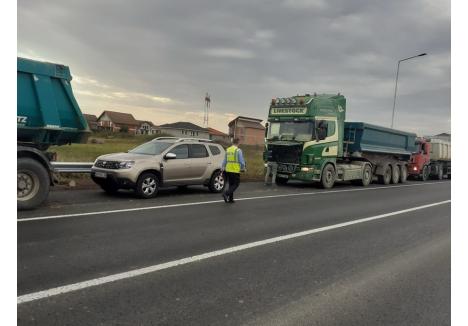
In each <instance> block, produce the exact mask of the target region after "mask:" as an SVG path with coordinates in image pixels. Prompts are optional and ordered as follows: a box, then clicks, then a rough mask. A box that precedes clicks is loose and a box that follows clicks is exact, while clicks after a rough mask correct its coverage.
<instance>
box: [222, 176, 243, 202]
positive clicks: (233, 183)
mask: <svg viewBox="0 0 468 326" xmlns="http://www.w3.org/2000/svg"><path fill="white" fill-rule="evenodd" d="M226 178H227V181H228V183H229V187H228V188H227V190H226V191H225V192H224V193H225V194H226V196H228V197H229V200H233V199H234V191H236V189H237V187H239V184H240V173H232V172H226Z"/></svg>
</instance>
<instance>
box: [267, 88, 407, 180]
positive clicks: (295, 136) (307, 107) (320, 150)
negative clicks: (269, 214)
mask: <svg viewBox="0 0 468 326" xmlns="http://www.w3.org/2000/svg"><path fill="white" fill-rule="evenodd" d="M345 118H346V98H345V97H344V96H343V95H340V94H320V95H317V94H314V95H310V94H305V95H302V96H299V95H298V96H293V97H288V98H275V99H273V100H272V101H271V105H270V109H269V114H268V123H267V128H266V135H265V136H266V137H265V151H264V161H265V166H266V167H267V174H266V178H265V179H266V181H267V180H268V179H269V177H272V179H273V180H272V181H274V182H276V183H277V184H284V183H286V182H288V180H301V181H306V182H320V183H321V184H322V186H323V187H324V188H331V187H333V185H334V183H335V181H352V182H353V183H356V184H360V185H363V186H367V185H368V184H369V183H370V182H372V180H373V179H374V178H377V179H379V181H381V182H382V183H384V184H388V183H390V182H393V183H397V182H405V181H406V176H407V164H408V162H409V160H410V157H411V153H412V151H414V140H415V137H416V135H415V134H412V133H407V132H403V131H398V130H394V129H389V128H385V127H379V126H375V125H371V124H367V123H362V122H358V123H355V122H345Z"/></svg>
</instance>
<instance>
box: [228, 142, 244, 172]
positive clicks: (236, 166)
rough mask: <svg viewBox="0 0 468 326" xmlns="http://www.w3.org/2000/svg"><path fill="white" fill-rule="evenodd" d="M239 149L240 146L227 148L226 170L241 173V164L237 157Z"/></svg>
mask: <svg viewBox="0 0 468 326" xmlns="http://www.w3.org/2000/svg"><path fill="white" fill-rule="evenodd" d="M237 151H239V148H237V147H236V146H231V147H229V148H228V149H227V150H226V172H231V173H240V171H241V166H240V163H239V160H238V159H237Z"/></svg>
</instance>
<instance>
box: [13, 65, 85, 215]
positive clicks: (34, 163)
mask: <svg viewBox="0 0 468 326" xmlns="http://www.w3.org/2000/svg"><path fill="white" fill-rule="evenodd" d="M71 80H72V77H71V74H70V69H69V68H68V67H67V66H64V65H60V64H54V63H47V62H40V61H35V60H29V59H24V58H18V59H17V206H18V209H31V208H34V207H36V206H38V205H40V204H41V203H42V202H43V201H44V200H45V199H46V198H47V196H48V193H49V188H50V186H51V185H53V184H54V179H55V178H54V168H53V167H52V164H51V160H52V159H53V156H54V155H53V153H50V152H47V149H48V148H49V147H50V146H52V145H64V144H71V143H81V142H86V139H87V136H88V134H89V133H90V131H89V128H88V125H87V122H86V120H85V118H84V117H83V114H82V113H81V110H80V107H79V106H78V103H77V102H76V99H75V97H74V95H73V91H72V88H71V84H70V82H71Z"/></svg>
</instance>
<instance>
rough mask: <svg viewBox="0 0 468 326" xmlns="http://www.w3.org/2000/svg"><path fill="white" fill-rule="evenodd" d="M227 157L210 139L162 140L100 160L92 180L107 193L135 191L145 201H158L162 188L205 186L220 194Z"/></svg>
mask: <svg viewBox="0 0 468 326" xmlns="http://www.w3.org/2000/svg"><path fill="white" fill-rule="evenodd" d="M224 153H225V152H224V148H223V147H222V146H221V145H219V144H216V143H213V142H211V141H210V140H207V139H194V138H176V137H159V138H155V139H153V140H152V141H149V142H147V143H144V144H142V145H140V146H138V147H136V148H134V149H132V150H129V151H128V152H127V153H115V154H107V155H102V156H99V157H98V158H97V159H96V161H95V162H94V165H93V167H92V169H91V178H92V179H93V180H94V182H96V183H97V184H98V185H99V186H101V188H102V189H103V190H104V191H106V192H108V193H115V192H117V191H118V190H119V189H134V190H135V191H136V193H137V194H138V195H139V196H141V197H143V198H152V197H155V196H156V195H157V193H158V189H159V188H160V187H162V186H188V185H205V186H207V187H208V188H209V190H210V191H211V192H221V191H223V190H224V186H225V182H224V180H225V177H224V174H222V173H220V171H221V165H222V163H223V159H224Z"/></svg>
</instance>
